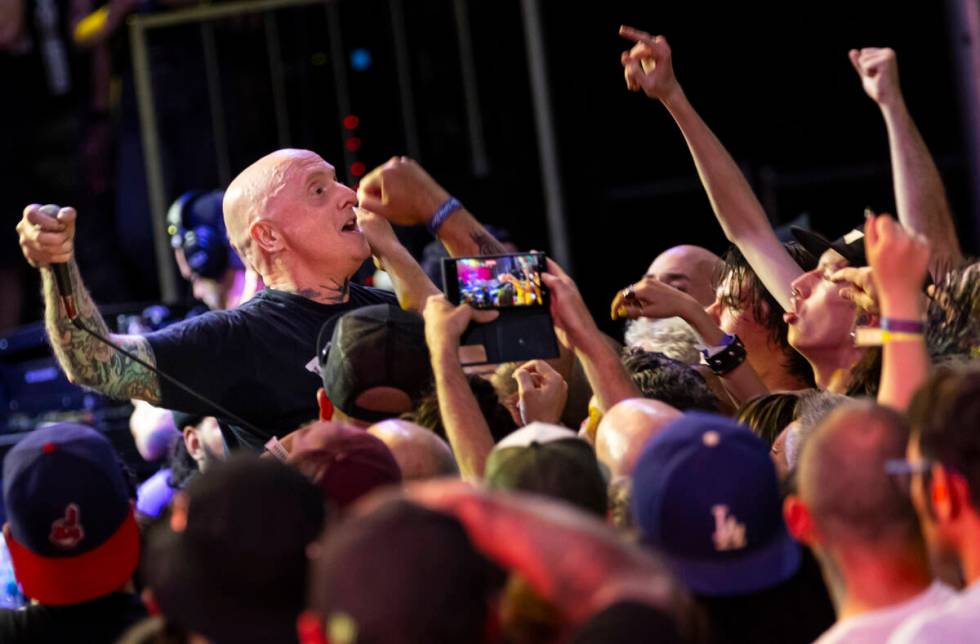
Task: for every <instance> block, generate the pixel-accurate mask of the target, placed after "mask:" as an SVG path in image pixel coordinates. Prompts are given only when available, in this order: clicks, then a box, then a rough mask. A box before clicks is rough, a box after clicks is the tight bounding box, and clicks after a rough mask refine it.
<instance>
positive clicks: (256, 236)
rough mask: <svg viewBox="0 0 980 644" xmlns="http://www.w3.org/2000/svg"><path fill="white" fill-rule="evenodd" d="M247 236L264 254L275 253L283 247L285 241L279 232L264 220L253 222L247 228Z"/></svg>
mask: <svg viewBox="0 0 980 644" xmlns="http://www.w3.org/2000/svg"><path fill="white" fill-rule="evenodd" d="M248 236H249V237H251V238H252V241H254V242H255V244H256V245H257V246H258V247H259V248H261V249H262V250H263V251H265V252H266V253H276V252H278V251H281V250H282V249H283V248H284V247H285V241H284V240H283V238H282V235H281V234H280V233H279V230H278V229H277V228H276V227H275V226H273V225H272V223H270V222H268V221H265V220H262V219H260V220H258V221H253V222H252V225H251V226H249V228H248Z"/></svg>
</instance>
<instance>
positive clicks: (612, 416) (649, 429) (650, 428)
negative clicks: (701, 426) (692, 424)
mask: <svg viewBox="0 0 980 644" xmlns="http://www.w3.org/2000/svg"><path fill="white" fill-rule="evenodd" d="M681 415H682V414H681V412H679V411H678V410H676V409H674V408H673V407H671V406H670V405H668V404H666V403H662V402H660V401H659V400H652V399H649V398H629V399H627V400H623V401H621V402H619V403H616V404H615V405H613V406H612V407H610V408H609V410H608V411H607V412H606V413H605V415H604V416H603V417H602V421H601V422H600V423H599V428H598V429H597V430H596V438H595V447H596V457H597V458H598V459H599V462H600V463H602V464H603V465H605V466H606V467H608V468H609V472H610V474H611V475H612V476H613V477H614V478H615V477H619V476H630V475H631V474H632V473H633V467H634V466H635V465H636V460H637V459H638V458H639V457H640V453H641V452H642V451H643V447H644V446H645V445H646V444H647V443H648V442H649V441H650V439H652V438H653V437H654V436H656V435H657V433H658V432H660V430H661V429H662V428H663V427H664V426H665V425H667V424H668V423H670V422H672V421H674V420H676V419H678V418H680V417H681Z"/></svg>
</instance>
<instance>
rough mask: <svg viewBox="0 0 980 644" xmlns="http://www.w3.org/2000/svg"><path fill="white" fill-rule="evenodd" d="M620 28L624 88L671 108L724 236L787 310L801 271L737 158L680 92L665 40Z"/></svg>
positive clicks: (669, 110) (682, 91)
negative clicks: (625, 47) (624, 44)
mask: <svg viewBox="0 0 980 644" xmlns="http://www.w3.org/2000/svg"><path fill="white" fill-rule="evenodd" d="M619 32H620V34H621V35H622V36H623V37H624V38H627V39H628V40H631V41H633V42H635V43H636V45H635V46H634V47H633V48H632V49H631V50H630V51H629V52H625V53H623V55H622V63H623V67H624V68H625V75H626V85H627V87H628V88H629V89H630V90H632V91H637V92H638V91H642V92H644V93H645V94H646V95H647V96H649V97H650V98H655V99H657V100H659V101H660V102H661V103H663V105H664V107H666V108H667V111H668V112H670V115H671V116H672V117H673V118H674V121H675V122H676V123H677V126H678V127H679V128H680V130H681V133H682V134H683V135H684V139H685V141H687V147H688V148H689V149H690V151H691V156H692V157H693V159H694V165H695V166H696V167H697V171H698V176H699V177H700V178H701V184H702V185H703V186H704V189H705V191H706V192H707V193H708V199H709V200H710V201H711V208H712V209H713V210H714V213H715V216H716V217H717V218H718V222H719V223H720V224H721V227H722V229H723V230H724V231H725V236H726V237H727V238H728V240H729V241H731V242H732V243H734V244H735V245H736V246H738V248H739V250H740V251H742V254H743V255H744V256H745V258H746V260H748V262H749V264H750V265H751V266H752V269H753V270H754V271H755V272H756V274H757V275H758V276H759V278H760V279H761V280H762V283H763V284H765V286H766V288H767V289H768V290H769V292H770V293H771V294H772V296H773V297H775V298H776V300H777V301H778V302H779V304H780V305H781V306H782V307H783V308H784V309H787V310H788V309H789V307H790V283H791V282H792V281H793V280H794V279H796V278H797V277H799V276H800V275H802V274H803V270H802V269H801V268H800V267H799V266H798V265H797V264H796V262H795V261H793V258H792V257H791V256H790V254H789V253H788V252H786V249H785V248H783V245H782V244H781V243H780V241H779V239H778V238H777V237H776V233H775V232H774V231H773V229H772V226H771V225H770V224H769V219H768V218H767V217H766V213H765V211H764V210H763V209H762V204H760V203H759V200H758V199H757V198H756V196H755V193H753V192H752V188H751V187H750V186H749V184H748V182H747V181H746V180H745V176H744V175H743V174H742V171H741V170H739V168H738V165H737V164H736V163H735V160H734V159H732V157H731V155H730V154H729V153H728V150H726V149H725V147H724V146H723V145H722V144H721V141H719V140H718V138H717V137H716V136H715V135H714V133H713V132H712V131H711V130H710V129H709V128H708V126H707V125H706V124H705V122H704V121H703V120H702V119H701V117H700V116H699V115H698V113H697V112H696V111H695V110H694V108H693V107H692V106H691V103H690V102H689V101H688V100H687V97H686V96H685V95H684V90H683V89H681V86H680V83H678V82H677V79H676V77H675V76H674V69H673V63H672V61H671V52H670V46H669V45H668V44H667V40H666V39H665V38H664V37H663V36H656V37H653V36H651V35H650V34H647V33H644V32H642V31H638V30H636V29H633V28H631V27H621V28H620V31H619Z"/></svg>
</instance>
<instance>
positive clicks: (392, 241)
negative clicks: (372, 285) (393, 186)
mask: <svg viewBox="0 0 980 644" xmlns="http://www.w3.org/2000/svg"><path fill="white" fill-rule="evenodd" d="M357 225H358V227H360V229H361V231H362V232H363V233H364V236H365V237H366V238H367V240H368V244H369V245H370V246H371V254H372V255H374V258H375V262H376V263H377V264H379V265H380V266H381V267H382V268H383V269H384V270H385V271H386V272H387V273H388V275H389V276H390V277H391V282H392V284H393V285H394V287H395V295H397V296H398V304H399V305H400V306H401V307H402V308H403V309H408V310H412V311H416V312H418V313H421V312H422V309H423V308H425V301H426V300H427V299H429V296H430V295H437V294H438V293H439V289H438V288H436V285H435V284H433V283H432V280H430V279H429V276H428V275H426V274H425V271H423V270H422V267H421V266H419V263H418V262H417V261H415V258H414V257H412V254H411V253H409V252H408V249H407V248H405V247H404V246H403V245H402V243H401V242H400V241H398V237H396V236H395V231H394V230H392V228H391V224H390V223H388V221H387V220H386V219H385V218H384V217H382V216H381V215H378V214H376V213H373V212H370V211H368V210H365V209H364V208H358V209H357Z"/></svg>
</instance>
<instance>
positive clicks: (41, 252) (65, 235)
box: [17, 204, 160, 404]
mask: <svg viewBox="0 0 980 644" xmlns="http://www.w3.org/2000/svg"><path fill="white" fill-rule="evenodd" d="M75 218H76V213H75V209H74V208H61V209H60V210H59V211H58V214H57V216H52V215H50V214H45V213H44V212H42V211H41V206H39V205H38V204H31V205H30V206H27V208H25V209H24V216H23V218H22V219H21V220H20V223H18V224H17V233H18V235H19V236H20V247H21V251H22V252H23V253H24V257H25V258H26V259H27V261H28V263H30V265H31V266H34V267H35V268H38V269H39V270H40V271H41V282H42V294H43V297H44V322H45V328H46V329H47V332H48V338H49V339H50V341H51V347H52V349H53V350H54V354H55V356H56V357H57V358H58V362H59V364H61V368H62V369H64V371H65V374H66V375H67V376H68V379H69V380H71V381H72V382H73V383H75V384H78V385H82V386H84V387H88V388H90V389H94V390H95V391H98V392H99V393H101V394H104V395H106V396H110V397H112V398H135V399H138V400H145V401H147V402H149V403H154V404H156V403H158V402H159V400H160V383H159V380H158V378H157V376H156V374H154V373H153V372H152V371H150V370H148V369H146V368H145V367H143V366H141V365H139V364H137V363H136V362H134V361H132V360H130V359H129V358H126V357H124V356H123V355H122V354H120V353H119V352H118V351H115V350H113V349H110V348H109V347H107V346H106V345H105V344H103V343H101V342H99V341H98V340H96V339H95V338H94V337H92V336H91V335H90V334H88V333H86V332H85V331H83V330H81V329H79V328H77V327H76V326H75V325H73V324H72V323H71V320H69V318H68V315H67V312H66V311H65V308H64V305H63V304H62V302H61V298H60V297H59V294H58V291H57V287H56V286H55V279H54V271H53V270H52V269H51V265H52V264H58V263H67V264H68V267H69V275H70V276H71V282H72V286H73V290H74V293H75V302H76V307H77V309H78V318H79V321H80V322H81V323H82V324H83V325H84V326H85V327H87V328H89V329H91V330H92V331H94V332H96V333H98V334H99V335H101V336H103V337H108V338H109V339H110V340H112V341H113V342H115V343H116V344H118V345H120V346H121V347H123V348H124V349H126V350H128V351H129V352H131V353H133V354H134V355H136V356H137V357H139V358H140V359H142V360H144V361H146V362H147V363H149V364H153V365H155V364H156V362H155V360H154V357H153V350H152V349H151V348H150V344H149V342H147V341H146V340H145V339H144V338H142V337H140V336H135V335H115V334H110V333H109V328H108V327H107V326H106V323H105V321H104V320H103V319H102V316H101V315H100V314H99V311H98V309H97V308H96V306H95V303H94V302H93V301H92V298H91V296H89V294H88V291H87V290H86V289H85V285H84V284H83V283H82V278H81V274H80V273H79V271H78V266H77V265H76V264H75V260H74V257H73V250H74V246H73V244H74V238H75Z"/></svg>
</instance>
